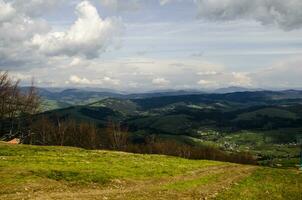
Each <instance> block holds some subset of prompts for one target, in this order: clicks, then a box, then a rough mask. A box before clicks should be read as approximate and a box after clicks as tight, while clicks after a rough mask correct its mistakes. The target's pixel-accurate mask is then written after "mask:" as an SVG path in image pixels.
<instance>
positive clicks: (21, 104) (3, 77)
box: [0, 72, 40, 137]
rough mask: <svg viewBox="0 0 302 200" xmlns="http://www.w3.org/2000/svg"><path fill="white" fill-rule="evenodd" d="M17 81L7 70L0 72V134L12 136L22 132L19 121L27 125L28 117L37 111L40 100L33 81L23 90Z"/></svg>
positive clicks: (29, 119)
mask: <svg viewBox="0 0 302 200" xmlns="http://www.w3.org/2000/svg"><path fill="white" fill-rule="evenodd" d="M19 82H20V81H19V80H17V81H14V80H12V79H11V78H10V77H9V75H8V72H0V134H1V135H0V136H3V135H4V134H8V136H7V137H12V136H14V135H17V134H19V133H20V132H24V129H25V127H24V126H22V125H21V122H23V124H24V125H25V124H27V125H28V124H29V123H30V122H31V118H30V117H31V116H32V115H33V114H35V113H37V112H38V108H39V104H40V100H39V97H38V95H37V92H36V89H35V87H34V84H33V81H32V85H31V87H29V89H28V90H27V91H25V92H23V91H21V90H20V87H19ZM25 119H26V120H25ZM25 121H26V123H25ZM26 127H27V128H28V126H26Z"/></svg>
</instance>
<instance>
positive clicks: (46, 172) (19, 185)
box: [0, 142, 302, 200]
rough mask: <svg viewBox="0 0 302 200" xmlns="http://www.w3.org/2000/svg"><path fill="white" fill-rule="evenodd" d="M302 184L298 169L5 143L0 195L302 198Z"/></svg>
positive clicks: (0, 159) (0, 165)
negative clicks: (214, 195)
mask: <svg viewBox="0 0 302 200" xmlns="http://www.w3.org/2000/svg"><path fill="white" fill-rule="evenodd" d="M236 177H237V178H236ZM230 183H233V184H231V185H232V187H230V188H229V186H230ZM301 183H302V176H301V173H299V172H298V171H297V170H284V169H273V168H262V167H255V166H248V165H238V164H231V163H223V162H216V161H206V160H187V159H182V158H177V157H170V156H161V155H140V154H130V153H123V152H114V151H101V150H98V151H90V150H84V149H79V148H72V147H51V146H49V147H45V146H30V145H9V144H6V143H2V142H0V199H8V200H9V199H64V200H65V199H99V197H100V196H106V197H108V199H173V198H174V199H196V198H197V199H199V198H200V197H211V195H212V194H218V197H217V198H218V199H301V198H300V197H301V190H300V189H301ZM226 188H229V189H228V190H226ZM46 197H47V198H46ZM212 197H213V196H212Z"/></svg>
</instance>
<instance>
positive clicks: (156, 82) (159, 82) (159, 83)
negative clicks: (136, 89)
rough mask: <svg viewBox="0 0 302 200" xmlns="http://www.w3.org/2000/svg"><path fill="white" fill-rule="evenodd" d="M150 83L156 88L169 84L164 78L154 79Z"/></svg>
mask: <svg viewBox="0 0 302 200" xmlns="http://www.w3.org/2000/svg"><path fill="white" fill-rule="evenodd" d="M152 83H153V84H154V85H157V86H166V85H168V84H169V83H170V81H168V80H166V79H165V78H154V79H153V80H152Z"/></svg>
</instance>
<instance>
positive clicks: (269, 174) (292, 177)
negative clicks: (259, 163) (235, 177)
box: [217, 168, 302, 200]
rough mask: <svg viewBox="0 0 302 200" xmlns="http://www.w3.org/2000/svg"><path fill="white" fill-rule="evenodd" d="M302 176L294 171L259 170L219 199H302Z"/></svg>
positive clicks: (222, 194)
mask: <svg viewBox="0 0 302 200" xmlns="http://www.w3.org/2000/svg"><path fill="white" fill-rule="evenodd" d="M301 189H302V175H301V172H298V171H294V170H292V171H291V170H283V169H272V168H259V169H258V170H256V171H255V172H254V173H253V174H252V175H251V176H249V177H247V178H246V179H244V180H242V181H241V182H240V183H239V184H237V185H236V186H234V187H233V188H231V189H230V190H228V191H226V192H224V193H221V194H220V195H219V196H218V198H217V199H221V200H223V199H226V200H228V199H242V200H249V199H251V200H261V199H265V200H267V199H274V200H276V199H293V200H297V199H302V190H301Z"/></svg>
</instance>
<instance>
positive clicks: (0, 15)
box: [0, 0, 16, 24]
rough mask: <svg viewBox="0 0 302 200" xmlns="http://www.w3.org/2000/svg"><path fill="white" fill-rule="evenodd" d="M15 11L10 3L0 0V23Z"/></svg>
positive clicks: (9, 17) (8, 18)
mask: <svg viewBox="0 0 302 200" xmlns="http://www.w3.org/2000/svg"><path fill="white" fill-rule="evenodd" d="M15 13H16V10H15V9H14V8H13V7H12V5H11V4H10V3H6V2H4V1H3V0H0V24H1V23H2V22H5V21H8V20H10V19H11V18H12V17H13V16H14V15H15Z"/></svg>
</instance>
